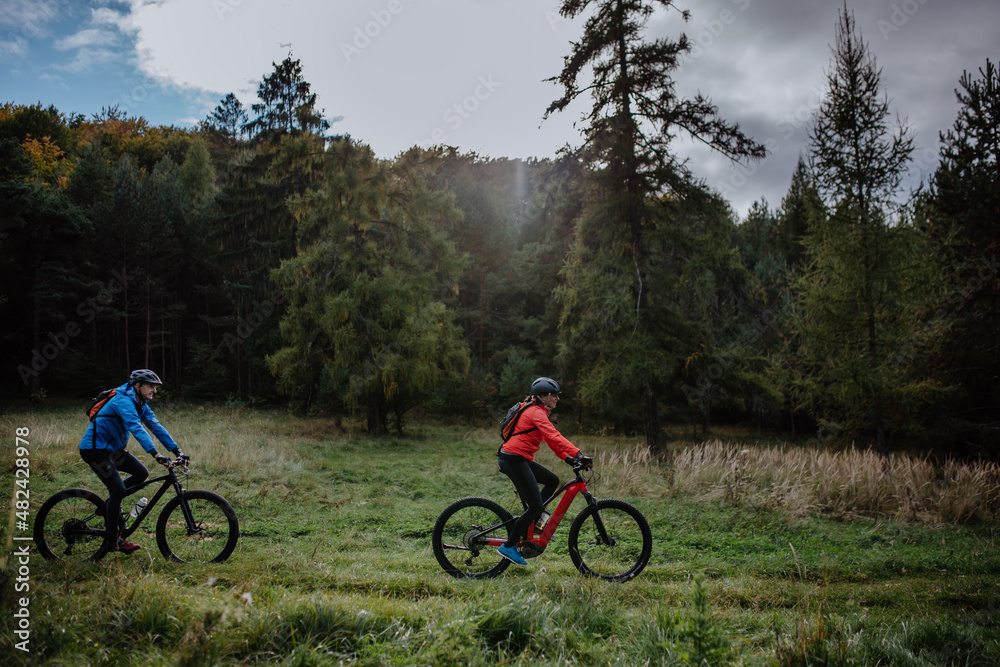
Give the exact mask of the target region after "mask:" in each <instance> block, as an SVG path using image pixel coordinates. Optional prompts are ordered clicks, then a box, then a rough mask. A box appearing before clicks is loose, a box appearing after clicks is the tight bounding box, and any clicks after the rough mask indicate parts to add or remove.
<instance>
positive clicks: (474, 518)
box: [431, 466, 653, 581]
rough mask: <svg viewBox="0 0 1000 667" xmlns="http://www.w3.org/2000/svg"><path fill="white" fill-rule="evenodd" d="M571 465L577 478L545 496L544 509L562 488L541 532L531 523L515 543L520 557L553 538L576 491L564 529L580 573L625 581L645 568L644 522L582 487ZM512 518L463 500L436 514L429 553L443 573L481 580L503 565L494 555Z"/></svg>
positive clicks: (496, 507)
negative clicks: (581, 503)
mask: <svg viewBox="0 0 1000 667" xmlns="http://www.w3.org/2000/svg"><path fill="white" fill-rule="evenodd" d="M588 469H592V466H574V467H573V472H574V473H575V474H576V477H575V478H574V479H572V480H570V481H569V482H566V483H565V484H563V485H562V487H561V488H560V489H559V490H558V491H556V492H555V493H554V494H553V496H552V497H551V498H549V499H548V500H547V501H546V502H545V505H546V507H548V506H549V505H551V504H552V503H553V501H555V499H556V498H558V497H559V495H560V494H562V493H563V492H565V495H564V496H563V498H562V500H561V501H559V505H558V506H557V507H556V508H555V510H554V511H553V512H552V516H551V518H549V520H548V523H546V524H545V526H544V527H543V529H542V530H538V528H537V527H536V526H535V525H534V524H533V525H532V526H531V527H529V528H528V535H527V537H525V539H524V540H523V541H521V542H519V543H518V545H517V546H518V547H519V548H520V549H521V555H522V556H524V557H525V558H534V557H536V556H540V555H541V554H542V552H543V551H545V547H546V546H548V544H549V542H550V541H551V540H552V536H553V534H554V533H555V531H556V528H558V527H559V523H560V522H561V521H562V519H563V517H565V516H566V512H567V510H569V506H570V505H571V504H572V503H573V499H574V498H575V497H576V496H577V494H583V497H584V498H585V499H586V500H587V506H586V507H584V508H583V509H582V510H581V511H580V513H579V514H577V515H576V518H575V519H573V523H572V524H570V527H569V536H568V537H567V542H568V544H569V557H570V558H571V559H572V560H573V565H575V566H576V569H577V570H579V571H580V573H581V574H583V575H584V576H587V577H599V578H601V579H604V580H605V581H628V580H629V579H632V578H633V577H635V576H636V575H638V574H639V573H640V572H642V570H643V568H645V567H646V563H648V562H649V557H650V554H651V553H652V550H653V536H652V533H651V531H650V530H649V523H648V522H647V521H646V517H644V516H643V515H642V512H640V511H639V510H638V509H637V508H636V507H634V506H633V505H630V504H629V503H627V502H625V501H624V500H615V499H605V500H597V499H596V498H594V496H593V495H592V494H591V493H590V490H589V489H588V488H587V480H585V479H584V478H583V475H582V472H583V471H584V470H588ZM516 520H517V517H516V516H512V515H511V513H510V512H508V511H507V510H506V509H504V507H503V506H502V505H500V504H499V503H497V502H494V501H492V500H489V499H488V498H477V497H470V498H462V499H460V500H456V501H455V502H453V503H452V504H451V505H449V506H448V507H446V508H445V510H444V511H443V512H441V516H439V517H438V520H437V523H435V524H434V533H433V535H432V537H431V543H432V546H433V547H434V556H435V557H436V558H437V561H438V563H439V564H440V565H441V567H442V568H444V571H445V572H447V573H448V574H450V575H452V576H454V577H459V578H462V577H470V578H473V579H483V578H487V577H495V576H497V575H499V574H500V573H501V572H503V571H504V570H506V569H507V567H508V566H509V565H510V561H509V560H507V559H506V558H504V557H503V556H501V555H500V554H498V553H497V547H499V546H500V545H502V544H503V543H504V542H506V541H507V535H508V534H509V532H510V531H511V529H513V527H514V522H515V521H516Z"/></svg>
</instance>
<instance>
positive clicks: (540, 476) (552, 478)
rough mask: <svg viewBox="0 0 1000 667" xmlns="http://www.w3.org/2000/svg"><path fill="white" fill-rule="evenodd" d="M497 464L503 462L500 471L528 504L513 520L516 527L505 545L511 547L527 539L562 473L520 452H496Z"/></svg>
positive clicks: (525, 504)
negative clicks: (529, 527) (529, 529)
mask: <svg viewBox="0 0 1000 667" xmlns="http://www.w3.org/2000/svg"><path fill="white" fill-rule="evenodd" d="M497 465H499V466H500V472H502V473H503V474H505V475H507V476H508V477H510V481H511V482H513V483H514V489H515V490H516V491H517V495H518V496H520V497H521V502H522V503H523V504H524V506H525V507H524V512H523V513H522V514H521V516H520V517H519V518H518V520H517V521H515V522H514V529H513V530H512V531H511V533H510V537H509V538H508V539H507V542H506V546H508V547H512V546H514V545H515V544H517V543H518V542H520V541H521V540H523V539H524V536H525V535H527V534H528V526H530V525H531V524H532V522H534V520H535V519H537V518H538V516H539V515H540V514H541V513H542V507H543V506H544V505H543V503H544V501H546V500H548V499H549V498H551V497H552V494H553V493H555V492H556V488H557V487H558V486H559V476H558V475H556V474H555V473H554V472H552V471H551V470H549V469H548V468H546V467H545V466H543V465H542V464H541V463H536V462H534V461H529V460H528V459H526V458H524V457H523V456H518V455H517V454H506V453H503V452H501V453H500V454H498V455H497ZM539 484H542V488H541V489H539V488H538V485H539Z"/></svg>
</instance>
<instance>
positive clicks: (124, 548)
mask: <svg viewBox="0 0 1000 667" xmlns="http://www.w3.org/2000/svg"><path fill="white" fill-rule="evenodd" d="M141 548H142V547H140V546H139V545H138V544H132V543H131V542H127V541H126V540H125V539H123V538H121V537H119V538H118V548H117V551H121V552H122V553H126V554H130V553H132V552H133V551H135V550H136V549H141Z"/></svg>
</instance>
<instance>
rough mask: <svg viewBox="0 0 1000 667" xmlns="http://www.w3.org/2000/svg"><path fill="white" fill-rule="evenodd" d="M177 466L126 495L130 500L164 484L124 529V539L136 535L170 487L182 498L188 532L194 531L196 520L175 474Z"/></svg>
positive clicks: (173, 464)
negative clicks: (144, 520)
mask: <svg viewBox="0 0 1000 667" xmlns="http://www.w3.org/2000/svg"><path fill="white" fill-rule="evenodd" d="M175 465H177V464H176V462H172V463H171V465H170V467H169V468H167V474H165V475H160V476H159V477H153V478H152V479H147V480H146V481H144V482H143V483H142V484H140V485H139V486H137V487H135V488H134V489H129V491H128V493H126V494H125V497H126V498H128V497H129V496H131V495H133V494H135V493H137V492H139V491H141V490H143V489H145V488H146V487H147V486H152V485H154V484H156V483H157V482H163V485H162V486H160V488H159V489H158V490H157V491H156V493H154V494H153V497H152V498H150V499H149V502H148V503H146V506H145V507H143V508H142V511H141V512H139V516H137V517H135V520H133V521H132V523H131V525H127V526H125V527H124V528H122V530H121V531H120V533H119V535H120V536H121V537H122V538H123V539H124V538H128V536H129V535H131V534H132V533H134V532H135V531H136V530H137V529H138V528H139V524H141V523H142V521H143V519H145V518H146V516H147V515H148V514H149V513H150V512H152V511H153V507H154V506H155V505H156V503H157V502H158V501H159V500H160V498H162V497H163V494H164V493H166V492H167V489H169V488H170V487H173V488H174V491H176V492H177V496H178V497H179V498H181V511H182V512H183V513H184V521H185V522H187V526H188V532H189V533H190V532H192V531H193V529H192V527H193V526H194V518H193V517H192V516H191V510H190V509H189V508H188V506H187V503H186V502H184V500H183V498H184V487H183V486H181V482H180V480H179V479H177V473H175V472H174V466H175Z"/></svg>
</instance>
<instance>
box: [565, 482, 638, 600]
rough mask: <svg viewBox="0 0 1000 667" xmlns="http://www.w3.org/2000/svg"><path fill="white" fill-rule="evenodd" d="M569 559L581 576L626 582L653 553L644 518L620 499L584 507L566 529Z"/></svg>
mask: <svg viewBox="0 0 1000 667" xmlns="http://www.w3.org/2000/svg"><path fill="white" fill-rule="evenodd" d="M567 541H568V544H569V556H570V558H572V559H573V564H574V565H576V569H578V570H579V571H580V572H581V574H583V575H584V576H588V577H600V578H601V579H604V580H605V581H628V580H629V579H631V578H633V577H635V576H636V575H637V574H639V573H640V572H642V570H643V568H644V567H646V563H648V562H649V556H650V554H651V553H652V550H653V536H652V533H651V532H650V530H649V523H648V522H647V521H646V517H644V516H643V515H642V512H640V511H639V510H638V509H636V508H635V507H633V506H632V505H630V504H628V503H627V502H625V501H623V500H614V499H609V500H599V501H598V502H597V504H596V505H588V506H587V507H585V508H584V509H583V511H582V512H580V514H578V515H577V517H576V518H575V519H574V520H573V525H571V526H570V528H569V537H568V540H567Z"/></svg>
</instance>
